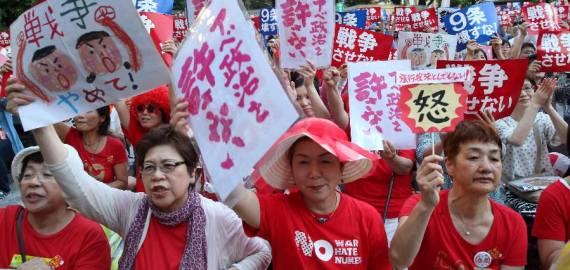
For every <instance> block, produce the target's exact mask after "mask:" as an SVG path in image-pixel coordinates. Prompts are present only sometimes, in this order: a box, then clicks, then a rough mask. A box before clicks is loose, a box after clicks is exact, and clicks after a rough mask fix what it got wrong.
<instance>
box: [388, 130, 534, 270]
mask: <svg viewBox="0 0 570 270" xmlns="http://www.w3.org/2000/svg"><path fill="white" fill-rule="evenodd" d="M443 148H444V151H445V154H446V158H445V165H446V167H447V171H448V173H449V175H450V176H451V177H452V178H453V181H454V183H453V187H452V188H451V189H450V190H448V191H447V190H445V191H440V188H439V186H440V185H442V184H443V170H442V168H441V166H440V165H439V164H438V163H439V162H440V161H441V160H442V159H443V158H442V157H441V156H437V155H432V156H429V157H426V158H425V159H424V160H423V162H422V164H421V166H420V168H419V169H418V172H417V174H416V180H417V182H418V185H419V187H420V192H421V194H418V195H415V196H413V197H411V198H410V199H408V201H407V202H406V204H405V205H404V206H403V207H402V211H401V213H400V221H399V223H400V224H399V226H398V230H397V231H396V234H395V236H394V239H393V240H392V245H391V248H390V257H391V259H392V264H393V265H394V267H395V268H396V269H402V268H405V267H409V269H411V270H414V269H424V268H425V266H427V265H430V266H432V267H435V268H437V269H447V268H457V269H481V268H487V269H488V268H491V269H499V268H500V269H521V270H522V269H524V266H525V265H526V251H527V240H526V225H525V223H524V220H523V219H522V217H521V216H520V215H519V214H517V213H516V212H514V211H513V210H511V209H508V208H507V207H505V206H502V205H500V204H498V203H496V202H494V201H492V200H490V199H489V198H488V194H489V193H490V192H492V191H493V190H495V189H496V188H497V186H498V185H499V184H500V176H501V169H502V166H501V153H502V145H501V140H500V138H499V136H498V134H497V133H496V131H495V130H494V128H493V127H492V126H490V125H488V124H485V123H483V122H481V121H479V120H475V121H463V122H461V123H459V124H458V125H457V127H456V129H455V131H454V132H451V133H448V134H447V136H446V138H445V139H444V140H443ZM507 267H508V268H507Z"/></svg>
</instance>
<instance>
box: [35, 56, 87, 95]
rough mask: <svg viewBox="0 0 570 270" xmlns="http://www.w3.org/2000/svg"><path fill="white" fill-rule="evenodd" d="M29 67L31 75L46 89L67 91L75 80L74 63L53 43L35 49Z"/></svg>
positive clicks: (75, 69)
mask: <svg viewBox="0 0 570 270" xmlns="http://www.w3.org/2000/svg"><path fill="white" fill-rule="evenodd" d="M29 68H30V72H31V73H32V77H33V78H34V79H35V80H36V81H37V82H38V83H39V84H40V85H41V86H43V87H44V88H45V89H47V90H48V91H52V92H61V91H67V90H69V89H70V88H71V87H72V86H73V85H74V84H75V82H76V81H77V68H76V67H75V64H74V63H73V61H72V60H71V58H70V57H69V56H68V55H67V54H65V53H64V52H62V51H60V50H58V49H57V48H56V47H55V46H53V45H52V46H47V47H44V48H41V49H39V50H37V51H35V52H34V55H33V56H32V62H31V63H30V66H29Z"/></svg>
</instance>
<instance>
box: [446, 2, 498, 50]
mask: <svg viewBox="0 0 570 270" xmlns="http://www.w3.org/2000/svg"><path fill="white" fill-rule="evenodd" d="M444 20H445V28H446V31H447V33H449V34H452V35H457V51H462V50H463V49H465V47H466V46H467V42H468V41H469V40H475V41H477V42H478V43H480V44H482V43H484V42H487V41H489V40H491V38H492V36H493V35H494V34H496V33H497V31H498V30H499V18H498V16H497V10H496V9H495V6H494V5H493V3H489V2H487V3H482V4H478V5H473V6H470V7H467V8H464V9H461V10H459V11H456V12H455V13H452V14H450V15H448V16H447V17H445V19H444Z"/></svg>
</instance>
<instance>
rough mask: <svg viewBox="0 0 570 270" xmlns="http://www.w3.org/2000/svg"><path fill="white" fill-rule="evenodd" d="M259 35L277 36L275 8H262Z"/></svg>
mask: <svg viewBox="0 0 570 270" xmlns="http://www.w3.org/2000/svg"><path fill="white" fill-rule="evenodd" d="M259 33H261V34H262V35H264V36H268V35H277V14H276V11H275V9H274V8H272V7H268V8H262V9H261V10H260V11H259Z"/></svg>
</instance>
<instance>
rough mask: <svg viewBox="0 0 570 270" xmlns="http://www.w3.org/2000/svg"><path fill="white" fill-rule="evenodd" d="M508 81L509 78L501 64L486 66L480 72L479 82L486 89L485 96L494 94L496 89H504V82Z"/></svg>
mask: <svg viewBox="0 0 570 270" xmlns="http://www.w3.org/2000/svg"><path fill="white" fill-rule="evenodd" d="M508 79H509V76H508V75H507V74H506V73H505V71H504V70H503V69H502V68H501V66H500V65H499V64H493V65H491V64H485V66H483V68H482V69H481V70H480V71H479V78H478V79H477V80H478V81H479V82H480V83H481V86H483V87H486V88H485V90H483V92H484V93H485V95H488V94H491V93H493V91H494V90H495V87H503V82H504V81H505V80H508Z"/></svg>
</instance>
